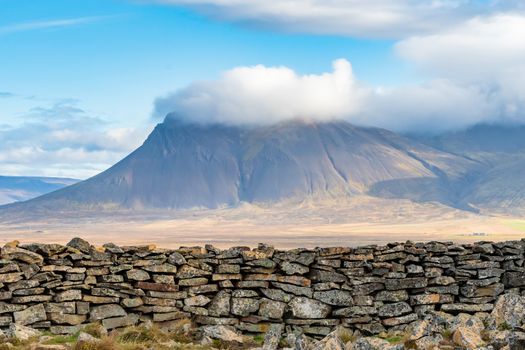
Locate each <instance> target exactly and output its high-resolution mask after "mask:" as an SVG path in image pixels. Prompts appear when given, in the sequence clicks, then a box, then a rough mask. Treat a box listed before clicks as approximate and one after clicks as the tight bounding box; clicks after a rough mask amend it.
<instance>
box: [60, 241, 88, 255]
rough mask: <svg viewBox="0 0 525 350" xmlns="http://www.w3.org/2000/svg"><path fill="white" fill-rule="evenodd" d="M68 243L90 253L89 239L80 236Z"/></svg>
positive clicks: (69, 245)
mask: <svg viewBox="0 0 525 350" xmlns="http://www.w3.org/2000/svg"><path fill="white" fill-rule="evenodd" d="M66 245H67V246H68V247H71V248H75V249H78V250H80V251H81V252H82V253H89V251H90V250H91V244H89V242H87V241H85V240H83V239H82V238H79V237H75V238H73V239H72V240H71V241H69V243H68V244H66Z"/></svg>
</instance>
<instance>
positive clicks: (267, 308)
mask: <svg viewBox="0 0 525 350" xmlns="http://www.w3.org/2000/svg"><path fill="white" fill-rule="evenodd" d="M285 307H286V304H285V303H283V302H280V301H275V300H271V299H261V301H260V306H259V315H260V316H262V317H266V318H270V319H281V318H282V317H283V314H284V309H285Z"/></svg>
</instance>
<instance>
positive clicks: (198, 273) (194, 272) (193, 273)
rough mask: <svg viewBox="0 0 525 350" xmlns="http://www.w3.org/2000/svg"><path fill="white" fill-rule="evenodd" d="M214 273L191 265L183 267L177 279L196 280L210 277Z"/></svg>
mask: <svg viewBox="0 0 525 350" xmlns="http://www.w3.org/2000/svg"><path fill="white" fill-rule="evenodd" d="M211 274H212V273H211V272H210V271H206V270H202V269H197V268H195V267H192V266H190V265H182V266H181V267H180V268H179V271H178V272H177V275H176V276H177V278H182V279H184V278H195V277H202V276H210V275H211Z"/></svg>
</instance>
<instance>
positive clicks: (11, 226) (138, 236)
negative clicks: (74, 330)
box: [0, 198, 525, 248]
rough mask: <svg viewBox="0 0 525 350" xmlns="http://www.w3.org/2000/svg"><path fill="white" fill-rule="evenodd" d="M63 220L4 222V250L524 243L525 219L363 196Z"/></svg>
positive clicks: (0, 234) (0, 224) (0, 220)
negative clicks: (10, 245) (13, 245)
mask: <svg viewBox="0 0 525 350" xmlns="http://www.w3.org/2000/svg"><path fill="white" fill-rule="evenodd" d="M59 216H60V217H55V218H53V217H48V218H42V216H41V215H40V216H34V217H28V218H13V217H5V216H4V217H1V215H0V244H2V243H5V242H8V241H11V240H19V241H21V242H33V241H39V242H42V243H45V242H55V243H66V242H67V241H69V240H70V239H71V238H73V237H76V236H82V237H83V238H85V239H87V240H89V241H91V242H92V243H94V244H102V243H106V242H108V241H113V242H114V243H116V244H120V245H135V244H149V243H153V242H154V243H155V244H157V245H159V246H162V247H166V248H177V247H179V246H181V245H185V246H191V245H204V244H213V245H215V246H217V247H230V246H233V245H247V246H252V247H253V246H256V245H257V243H259V242H267V243H271V244H273V245H275V246H276V247H278V248H290V247H306V248H312V247H318V246H341V245H347V246H357V245H366V244H383V243H387V242H392V241H406V240H413V241H430V240H452V241H456V242H474V241H482V240H491V241H501V240H516V239H521V238H523V237H525V220H523V219H522V218H516V217H504V216H491V215H487V214H485V215H480V214H474V213H470V212H465V211H461V210H453V209H450V208H447V207H443V206H439V205H436V204H415V203H413V202H410V201H397V202H396V203H395V205H393V203H392V202H391V201H390V202H389V205H388V206H385V205H384V203H380V202H378V200H377V199H370V198H360V199H358V200H353V201H352V202H348V203H318V202H316V203H315V205H314V204H312V203H304V202H303V203H301V204H300V205H286V204H283V205H280V206H272V207H270V208H265V207H260V206H254V205H244V206H241V207H239V208H236V209H218V210H194V211H177V212H163V213H159V212H142V213H137V212H133V213H129V212H116V213H111V212H109V213H105V214H102V215H101V214H97V215H96V216H94V215H93V214H92V213H89V212H88V213H79V212H74V213H73V212H72V213H61V214H60V215H59Z"/></svg>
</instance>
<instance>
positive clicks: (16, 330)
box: [4, 323, 41, 341]
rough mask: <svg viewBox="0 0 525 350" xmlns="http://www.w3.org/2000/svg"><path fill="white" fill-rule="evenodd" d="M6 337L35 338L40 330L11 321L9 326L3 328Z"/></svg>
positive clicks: (22, 339) (23, 339)
mask: <svg viewBox="0 0 525 350" xmlns="http://www.w3.org/2000/svg"><path fill="white" fill-rule="evenodd" d="M4 334H5V335H6V336H7V337H8V338H14V339H18V340H21V341H27V340H29V339H31V338H36V337H39V336H40V334H41V333H40V332H39V331H38V330H36V329H33V328H31V327H26V326H23V325H21V324H17V323H12V324H10V325H9V328H8V329H7V330H5V333H4Z"/></svg>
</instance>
